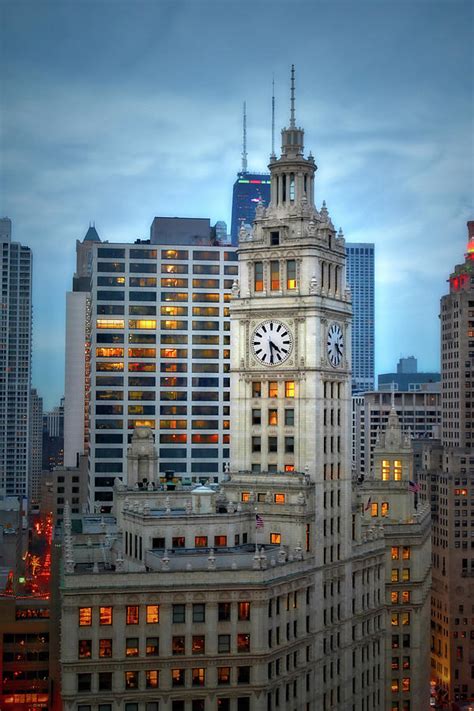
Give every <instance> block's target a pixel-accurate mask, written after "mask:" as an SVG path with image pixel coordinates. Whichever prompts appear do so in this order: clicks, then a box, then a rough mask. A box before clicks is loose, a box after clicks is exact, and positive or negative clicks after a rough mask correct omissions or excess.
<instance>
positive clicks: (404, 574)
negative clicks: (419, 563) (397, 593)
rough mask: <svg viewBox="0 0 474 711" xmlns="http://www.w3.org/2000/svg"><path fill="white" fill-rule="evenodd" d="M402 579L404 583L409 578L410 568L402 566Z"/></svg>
mask: <svg viewBox="0 0 474 711" xmlns="http://www.w3.org/2000/svg"><path fill="white" fill-rule="evenodd" d="M402 580H403V582H404V583H405V582H407V580H410V568H402Z"/></svg>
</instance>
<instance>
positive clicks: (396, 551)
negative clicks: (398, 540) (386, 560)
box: [392, 546, 400, 560]
mask: <svg viewBox="0 0 474 711" xmlns="http://www.w3.org/2000/svg"><path fill="white" fill-rule="evenodd" d="M399 558H400V550H399V548H398V546H392V560H399Z"/></svg>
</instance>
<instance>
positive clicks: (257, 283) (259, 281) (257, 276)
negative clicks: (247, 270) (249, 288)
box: [254, 262, 263, 291]
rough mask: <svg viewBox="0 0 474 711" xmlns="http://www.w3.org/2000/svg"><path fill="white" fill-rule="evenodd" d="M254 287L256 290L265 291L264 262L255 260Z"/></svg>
mask: <svg viewBox="0 0 474 711" xmlns="http://www.w3.org/2000/svg"><path fill="white" fill-rule="evenodd" d="M254 289H255V291H263V262H255V265H254Z"/></svg>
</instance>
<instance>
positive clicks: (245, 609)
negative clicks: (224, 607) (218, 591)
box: [238, 602, 250, 620]
mask: <svg viewBox="0 0 474 711" xmlns="http://www.w3.org/2000/svg"><path fill="white" fill-rule="evenodd" d="M238 619H239V620H250V602H239V603H238Z"/></svg>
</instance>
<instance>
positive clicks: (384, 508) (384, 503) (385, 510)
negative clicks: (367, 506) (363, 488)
mask: <svg viewBox="0 0 474 711" xmlns="http://www.w3.org/2000/svg"><path fill="white" fill-rule="evenodd" d="M380 515H381V516H388V501H382V503H381V504H380Z"/></svg>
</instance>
